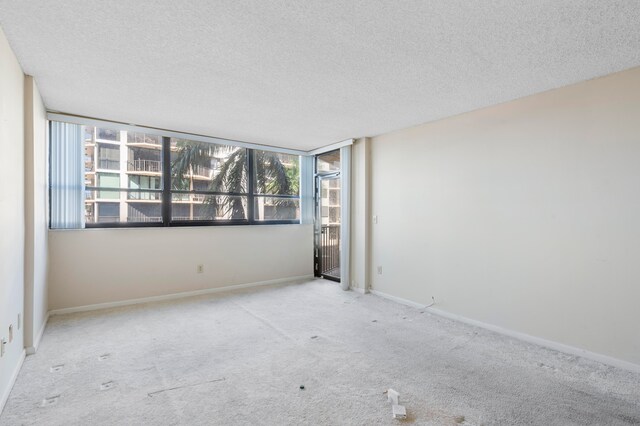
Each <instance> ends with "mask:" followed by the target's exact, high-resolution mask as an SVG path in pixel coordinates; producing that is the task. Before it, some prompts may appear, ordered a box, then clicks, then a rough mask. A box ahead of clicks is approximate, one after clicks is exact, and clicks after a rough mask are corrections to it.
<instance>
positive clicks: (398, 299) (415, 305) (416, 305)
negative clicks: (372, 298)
mask: <svg viewBox="0 0 640 426" xmlns="http://www.w3.org/2000/svg"><path fill="white" fill-rule="evenodd" d="M369 292H370V293H371V294H375V295H376V296H380V297H383V298H385V299H389V300H393V301H394V302H398V303H400V304H402V305H407V306H411V307H412V308H418V309H422V308H424V305H421V304H419V303H416V302H412V301H411V300H407V299H403V298H402V297H398V296H392V295H390V294H387V293H383V292H381V291H378V290H374V289H371V290H369Z"/></svg>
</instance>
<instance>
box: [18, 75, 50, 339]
mask: <svg viewBox="0 0 640 426" xmlns="http://www.w3.org/2000/svg"><path fill="white" fill-rule="evenodd" d="M24 95H25V105H24V106H25V110H24V117H25V147H24V149H25V257H24V262H25V270H24V274H25V275H24V278H25V316H24V332H25V333H24V339H25V342H24V343H25V346H26V347H27V348H30V349H29V350H30V351H34V350H35V346H37V344H38V339H39V337H40V336H41V335H42V332H43V328H44V326H45V320H46V318H47V298H48V296H47V281H46V280H47V228H48V226H47V204H48V203H47V194H48V190H47V144H46V127H47V119H46V111H45V108H44V104H43V103H42V99H41V97H40V92H39V91H38V86H37V85H36V82H35V80H34V79H33V77H31V76H26V77H25V80H24Z"/></svg>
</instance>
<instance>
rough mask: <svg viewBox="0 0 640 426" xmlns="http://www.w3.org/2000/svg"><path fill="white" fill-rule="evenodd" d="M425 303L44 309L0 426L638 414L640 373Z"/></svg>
mask: <svg viewBox="0 0 640 426" xmlns="http://www.w3.org/2000/svg"><path fill="white" fill-rule="evenodd" d="M423 312H424V310H419V309H415V308H410V307H406V306H403V305H399V304H396V303H394V302H390V301H388V300H384V299H381V298H378V297H376V296H372V295H361V294H358V293H354V292H343V291H341V290H340V289H339V288H338V286H337V285H336V284H335V283H332V282H329V281H322V280H318V281H312V282H308V283H304V284H297V285H288V286H278V287H269V288H259V289H251V290H244V291H236V292H232V293H224V294H222V293H221V294H218V295H212V296H203V297H197V298H190V299H182V300H176V301H171V302H162V303H153V304H146V305H138V306H131V307H125V308H117V309H110V310H104V311H95V312H88V313H80V314H71V315H66V316H56V317H52V318H51V319H50V321H49V325H48V327H47V330H46V333H45V335H44V338H43V341H42V343H41V346H40V349H39V351H38V353H37V354H36V355H34V356H30V357H27V359H26V361H25V363H24V367H23V368H22V371H21V372H20V375H19V377H18V380H17V383H16V385H15V387H14V389H13V391H12V393H11V396H10V398H9V401H8V404H7V406H6V408H5V410H4V412H3V413H2V416H1V417H0V424H2V425H18V424H20V425H22V424H25V425H32V424H36V425H95V424H99V425H107V424H108V425H142V424H151V425H165V424H166V425H178V424H180V425H198V424H212V425H236V424H241V425H300V424H314V425H317V424H327V425H339V424H355V425H384V424H390V425H392V424H405V423H414V424H432V425H456V424H465V425H481V424H485V425H515V424H534V425H587V424H594V425H596V424H597V425H630V424H640V405H639V402H640V375H638V374H633V373H629V372H627V371H624V370H619V369H616V368H612V367H608V366H605V365H602V364H598V363H595V362H591V361H588V360H585V359H581V358H577V357H574V356H570V355H566V354H562V353H559V352H555V351H552V350H548V349H544V348H541V347H537V346H534V345H530V344H526V343H523V342H520V341H518V340H514V339H511V338H508V337H504V336H501V335H498V334H495V333H492V332H488V331H485V330H482V329H477V328H474V327H470V326H467V325H464V324H461V323H457V322H454V321H451V320H447V319H443V318H440V317H437V316H434V315H431V314H429V313H428V312H424V313H423ZM300 385H304V387H305V389H304V390H301V389H300ZM101 387H102V388H104V389H102V390H101ZM387 388H393V389H395V390H397V391H399V392H400V402H401V403H402V404H404V405H405V406H406V408H407V412H408V416H409V418H408V419H407V420H405V421H402V422H401V421H398V420H393V419H392V418H391V406H390V404H389V403H387V402H386V397H385V395H384V394H383V392H384V391H385V390H386V389H387ZM55 396H58V397H57V399H55V398H54V399H52V400H50V401H49V402H50V403H46V401H45V399H46V398H50V397H55Z"/></svg>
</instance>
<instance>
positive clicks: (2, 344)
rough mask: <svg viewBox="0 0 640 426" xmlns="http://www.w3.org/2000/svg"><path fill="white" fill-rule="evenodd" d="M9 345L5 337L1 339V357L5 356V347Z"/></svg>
mask: <svg viewBox="0 0 640 426" xmlns="http://www.w3.org/2000/svg"><path fill="white" fill-rule="evenodd" d="M6 344H7V341H6V340H4V337H3V338H2V339H0V357H2V356H4V347H5V345H6Z"/></svg>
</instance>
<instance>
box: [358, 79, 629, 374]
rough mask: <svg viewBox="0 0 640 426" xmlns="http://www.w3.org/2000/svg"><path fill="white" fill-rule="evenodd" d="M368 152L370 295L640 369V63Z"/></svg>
mask: <svg viewBox="0 0 640 426" xmlns="http://www.w3.org/2000/svg"><path fill="white" fill-rule="evenodd" d="M371 149H372V152H371V155H372V170H371V176H372V180H371V185H372V188H371V193H372V211H371V214H372V215H377V216H378V223H377V224H373V225H372V235H371V240H372V245H371V249H372V258H371V259H372V261H371V266H370V273H371V280H372V286H373V288H374V289H376V290H378V291H381V292H384V293H387V294H390V295H394V296H397V297H401V298H405V299H409V300H411V301H414V302H418V303H424V304H426V303H428V302H430V299H431V296H435V298H436V301H437V302H438V304H437V307H439V308H440V309H442V310H444V311H447V312H449V313H453V314H457V315H461V316H464V317H467V318H470V319H473V320H477V321H482V322H485V323H488V324H492V325H496V326H499V327H504V328H506V329H510V330H514V331H517V332H520V333H525V334H529V335H532V336H536V337H540V338H544V339H548V340H551V341H555V342H560V343H563V344H566V345H570V346H574V347H577V348H581V349H585V350H588V351H592V352H595V353H598V354H604V355H607V356H610V357H614V358H617V359H621V360H625V361H628V362H631V363H635V364H640V332H639V331H638V330H639V329H638V324H640V309H639V308H638V302H639V301H640V284H639V283H640V262H639V261H638V247H639V246H640V219H639V218H640V68H636V69H632V70H629V71H626V72H622V73H618V74H614V75H610V76H607V77H605V78H601V79H597V80H593V81H589V82H585V83H581V84H577V85H573V86H569V87H566V88H561V89H558V90H554V91H550V92H546V93H543V94H539V95H535V96H531V97H527V98H524V99H521V100H518V101H514V102H509V103H506V104H503V105H499V106H495V107H491V108H486V109H482V110H478V111H475V112H471V113H468V114H464V115H460V116H457V117H453V118H450V119H446V120H442V121H438V122H434V123H430V124H426V125H422V126H419V127H414V128H410V129H406V130H402V131H398V132H395V133H390V134H386V135H383V136H379V137H376V138H374V139H373V142H372V147H371ZM377 266H382V267H383V274H382V275H379V274H377V271H376V268H377Z"/></svg>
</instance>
